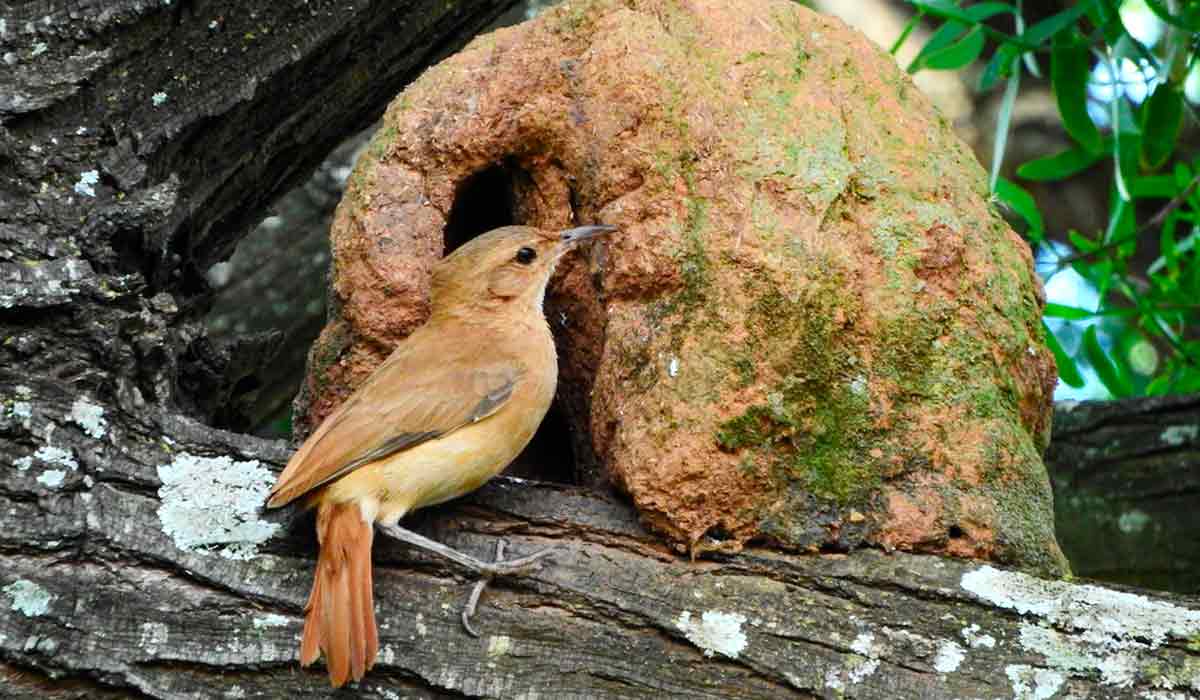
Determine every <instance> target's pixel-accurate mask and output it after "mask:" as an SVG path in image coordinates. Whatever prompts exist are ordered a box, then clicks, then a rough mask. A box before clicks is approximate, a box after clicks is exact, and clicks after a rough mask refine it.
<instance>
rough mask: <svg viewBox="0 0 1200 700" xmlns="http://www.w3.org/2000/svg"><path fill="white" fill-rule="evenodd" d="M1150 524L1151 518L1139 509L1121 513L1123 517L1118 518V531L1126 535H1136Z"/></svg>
mask: <svg viewBox="0 0 1200 700" xmlns="http://www.w3.org/2000/svg"><path fill="white" fill-rule="evenodd" d="M1149 524H1150V516H1149V515H1147V514H1146V513H1145V512H1143V511H1141V510H1138V509H1137V508H1134V509H1133V510H1130V511H1126V512H1124V513H1121V517H1119V518H1117V529H1118V530H1120V531H1121V532H1123V533H1125V534H1126V535H1136V534H1137V533H1139V532H1141V531H1142V530H1145V529H1146V526H1147V525H1149Z"/></svg>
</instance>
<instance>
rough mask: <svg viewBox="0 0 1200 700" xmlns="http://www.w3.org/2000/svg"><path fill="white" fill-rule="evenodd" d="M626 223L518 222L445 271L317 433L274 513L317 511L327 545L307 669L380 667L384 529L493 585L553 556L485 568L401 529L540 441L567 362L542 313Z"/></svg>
mask: <svg viewBox="0 0 1200 700" xmlns="http://www.w3.org/2000/svg"><path fill="white" fill-rule="evenodd" d="M615 230H616V227H614V226H609V225H590V226H580V227H576V228H571V229H567V230H565V231H557V232H550V231H545V230H542V229H538V228H534V227H529V226H505V227H501V228H498V229H494V230H492V231H489V232H487V233H484V234H482V235H479V236H477V237H475V238H473V239H471V240H470V241H468V242H467V243H465V244H463V245H462V246H460V247H459V248H457V249H456V250H454V251H453V252H452V253H450V254H449V255H447V256H446V257H444V258H442V259H441V260H439V261H438V262H437V263H436V264H435V265H434V267H433V273H432V284H431V288H430V314H429V318H428V319H427V320H426V322H425V323H424V324H423V325H421V326H420V327H419V328H417V329H416V330H415V331H413V333H412V334H411V335H409V336H408V337H407V338H405V339H404V340H403V341H401V342H400V343H399V344H398V345H397V346H396V348H395V349H394V350H393V351H392V353H391V354H390V355H389V356H388V358H387V359H386V360H384V362H383V363H382V364H380V365H379V367H378V368H377V369H376V370H375V371H374V372H373V373H372V374H371V375H370V376H369V377H368V378H367V379H366V380H365V381H364V382H363V383H362V384H361V385H360V386H359V387H358V388H357V390H355V391H354V393H353V394H351V395H350V397H349V398H347V399H346V401H345V402H343V403H342V405H341V406H340V407H338V408H337V409H336V410H335V411H333V412H332V413H331V414H329V416H328V417H326V418H325V420H324V421H323V422H322V423H321V424H320V425H319V426H318V427H317V429H316V430H315V431H313V432H312V434H311V435H309V437H308V439H307V440H305V441H304V443H303V444H302V445H301V446H300V448H299V449H298V450H297V451H296V452H295V454H294V455H293V456H292V458H291V459H290V460H289V461H288V463H287V466H286V467H284V470H283V471H282V472H281V473H280V474H279V477H278V479H277V480H276V482H275V485H274V487H273V488H272V489H271V492H270V496H269V499H268V501H267V507H269V508H279V507H282V506H285V505H287V504H289V503H292V502H295V501H297V500H298V499H303V500H301V501H300V502H301V503H304V504H305V505H306V506H308V507H309V508H315V509H316V526H317V540H318V543H319V547H320V551H319V554H318V556H317V565H316V573H315V575H314V579H313V586H312V592H311V593H310V594H309V598H308V603H307V605H306V606H305V611H304V614H305V622H304V632H303V636H302V640H301V644H300V663H301V665H303V666H308V665H310V664H312V663H313V662H315V661H316V660H317V658H318V657H319V656H320V654H321V653H324V656H325V663H326V666H327V669H328V672H329V680H330V684H331V685H333V686H334V687H340V686H342V685H344V684H345V683H346V682H347V681H348V680H351V679H352V680H354V681H359V680H361V679H362V678H363V676H364V675H365V673H366V672H367V670H369V669H370V668H371V666H372V665H373V664H374V662H375V658H376V655H377V653H378V648H379V634H378V630H377V627H376V624H375V608H374V593H373V587H372V576H371V545H372V540H373V537H374V526H375V525H376V524H378V526H379V529H380V531H381V532H383V533H384V534H387V535H389V536H391V537H394V538H396V539H399V540H401V541H403V542H407V543H409V544H410V545H414V546H418V547H422V548H424V549H427V550H429V551H432V552H435V553H436V554H439V555H441V556H443V557H445V558H447V559H450V560H452V561H455V562H457V563H459V564H460V565H462V566H465V567H467V568H470V569H472V570H474V571H476V572H478V573H481V574H483V575H484V576H485V578H484V579H483V580H482V581H481V582H480V583H479V584H476V588H475V590H474V592H473V593H472V595H471V599H470V602H469V603H468V606H467V609H466V610H464V611H463V624H464V625H465V626H466V627H467V630H468V631H469V632H471V633H472V634H474V630H473V629H472V628H471V626H470V615H471V614H472V613H473V612H474V607H475V603H476V601H477V600H478V597H479V593H480V592H481V591H482V585H483V584H485V583H486V581H487V578H490V577H491V576H495V575H505V574H514V573H523V572H525V571H527V570H528V569H530V568H532V567H533V566H536V565H537V563H538V561H539V560H540V559H541V558H543V557H544V556H546V555H547V554H550V553H552V551H553V550H552V549H547V550H542V551H540V552H536V553H534V554H531V555H529V556H526V557H522V558H519V559H514V560H509V561H504V560H503V549H502V545H501V548H499V549H498V550H497V561H495V562H484V561H482V560H480V559H477V558H475V557H472V556H470V555H467V554H464V553H461V552H458V551H457V550H454V549H452V548H450V547H447V546H446V545H443V544H441V543H439V542H436V541H434V540H431V539H428V538H426V537H424V536H422V535H420V534H418V533H415V532H412V531H411V530H407V529H405V528H403V527H401V526H400V525H399V521H400V519H401V518H403V517H404V516H405V515H407V514H409V513H411V512H413V511H415V510H417V509H419V508H424V507H426V506H432V505H436V504H438V503H443V502H445V501H449V500H451V499H453V498H457V497H459V496H462V495H464V494H467V493H470V492H471V491H474V490H475V489H477V488H479V487H480V486H482V485H483V484H484V483H486V482H487V481H488V480H489V479H491V478H492V477H494V476H496V475H497V474H499V473H500V472H501V471H502V470H503V469H504V467H506V466H507V465H508V464H509V463H510V462H511V461H512V460H513V459H514V458H515V457H516V456H517V455H518V454H519V453H520V452H521V450H522V449H523V448H524V447H525V446H526V445H527V444H528V443H529V441H530V440H531V439H532V438H533V435H534V433H535V432H536V430H537V428H538V425H539V424H540V423H541V421H542V418H543V417H545V415H546V412H547V411H548V410H549V408H550V404H551V402H552V401H553V399H554V393H555V385H556V383H557V378H558V361H557V354H556V352H555V347H554V339H553V336H552V335H551V333H550V327H549V324H548V323H547V322H546V318H545V315H544V313H543V311H542V304H543V300H544V298H545V294H546V285H547V284H548V283H549V281H550V276H551V274H552V273H553V271H554V267H555V264H556V263H557V262H558V261H559V259H560V258H561V257H562V256H563V255H565V254H566V253H567V252H568V251H570V250H571V249H573V248H575V247H576V246H577V245H578V244H579V243H581V242H583V241H587V240H591V239H593V238H595V237H596V236H599V235H603V234H607V233H611V232H613V231H615Z"/></svg>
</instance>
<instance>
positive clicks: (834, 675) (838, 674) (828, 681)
mask: <svg viewBox="0 0 1200 700" xmlns="http://www.w3.org/2000/svg"><path fill="white" fill-rule="evenodd" d="M825 687H826V688H832V689H834V690H845V689H846V684H845V683H844V682H843V681H842V671H841V669H836V668H831V669H829V670H828V671H826V672H825Z"/></svg>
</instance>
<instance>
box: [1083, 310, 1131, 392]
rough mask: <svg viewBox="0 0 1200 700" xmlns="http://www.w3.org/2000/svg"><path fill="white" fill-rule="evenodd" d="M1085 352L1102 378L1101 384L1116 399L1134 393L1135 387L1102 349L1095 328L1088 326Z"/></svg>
mask: <svg viewBox="0 0 1200 700" xmlns="http://www.w3.org/2000/svg"><path fill="white" fill-rule="evenodd" d="M1083 351H1084V354H1085V355H1087V359H1088V362H1090V363H1092V368H1093V369H1095V370H1096V375H1097V376H1099V377H1100V382H1101V383H1102V384H1104V388H1106V389H1108V392H1109V393H1110V394H1112V395H1113V397H1114V398H1121V397H1123V396H1129V395H1130V394H1132V393H1133V387H1132V386H1130V384H1129V380H1128V378H1126V377H1125V376H1123V375H1122V374H1121V372H1120V371H1118V370H1117V367H1116V365H1114V364H1113V362H1112V360H1111V359H1109V357H1108V355H1107V354H1106V353H1105V352H1104V348H1102V347H1100V340H1099V339H1098V338H1097V337H1096V327H1095V326H1088V329H1087V330H1086V331H1084V332H1083Z"/></svg>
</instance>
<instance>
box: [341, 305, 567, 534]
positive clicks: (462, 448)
mask: <svg viewBox="0 0 1200 700" xmlns="http://www.w3.org/2000/svg"><path fill="white" fill-rule="evenodd" d="M532 339H533V338H530V337H528V336H527V337H526V338H524V339H523V340H524V341H525V343H526V345H527V346H530V345H533V344H532V343H529V341H530V340H532ZM539 345H540V347H537V346H533V347H527V352H526V353H524V354H523V355H522V357H523V358H524V360H525V361H524V362H523V364H525V366H526V371H525V373H524V374H523V375H522V377H521V379H520V381H518V382H517V385H516V386H515V387H514V388H513V393H512V396H511V397H510V398H509V400H508V401H507V402H505V404H504V405H503V406H501V407H500V409H499V410H497V411H496V412H495V413H493V414H492V415H490V416H488V417H486V418H483V419H481V420H478V421H476V422H474V423H471V424H469V425H466V426H463V427H461V428H459V429H457V430H455V431H453V432H451V433H448V434H446V435H444V436H441V437H438V438H435V439H432V440H429V441H427V442H424V443H421V444H419V445H416V446H414V447H412V448H409V449H406V450H403V451H401V452H398V453H395V454H393V455H390V456H388V457H386V458H384V459H381V460H379V461H378V462H374V463H372V464H368V465H365V466H363V467H362V468H360V469H358V470H355V471H354V472H351V473H350V474H348V475H346V476H345V477H343V478H342V479H340V480H338V481H337V482H335V483H333V484H331V485H330V487H329V494H328V496H329V497H330V498H331V499H332V500H335V501H343V500H354V501H358V502H359V503H360V504H361V505H362V506H363V510H364V513H372V512H373V513H375V516H374V519H376V520H379V521H380V522H383V523H385V524H391V523H395V522H396V521H398V520H399V519H400V518H402V517H404V515H405V514H406V513H409V512H411V511H413V510H416V509H418V508H424V507H426V506H431V505H436V504H438V503H442V502H444V501H448V500H450V499H453V498H457V497H459V496H462V495H465V494H467V493H470V492H472V491H474V490H476V489H478V488H479V487H480V486H482V485H483V484H484V483H486V482H487V481H488V480H489V479H491V478H492V477H494V476H496V475H497V474H499V473H500V472H501V471H503V470H504V468H505V467H507V466H508V465H509V463H511V462H512V461H513V459H515V458H516V457H517V455H518V454H520V453H521V450H523V449H524V448H525V446H526V445H528V444H529V441H530V440H532V439H533V436H534V433H536V432H537V429H538V426H539V425H540V424H541V422H542V419H543V418H544V417H545V416H546V412H547V411H548V410H549V408H550V404H551V402H552V401H553V400H554V392H555V385H556V383H557V377H558V365H557V359H556V357H555V352H554V342H553V339H552V338H551V337H550V332H549V329H548V328H547V329H545V342H544V343H542V344H539ZM481 351H486V350H481Z"/></svg>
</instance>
